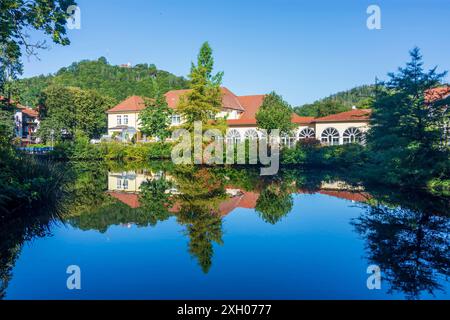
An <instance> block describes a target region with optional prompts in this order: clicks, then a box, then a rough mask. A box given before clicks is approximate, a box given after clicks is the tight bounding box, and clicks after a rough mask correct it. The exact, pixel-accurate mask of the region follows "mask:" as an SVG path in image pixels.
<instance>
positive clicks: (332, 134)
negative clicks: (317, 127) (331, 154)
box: [321, 128, 339, 146]
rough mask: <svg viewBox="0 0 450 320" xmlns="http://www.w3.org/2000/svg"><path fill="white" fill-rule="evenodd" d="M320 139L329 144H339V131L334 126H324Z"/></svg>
mask: <svg viewBox="0 0 450 320" xmlns="http://www.w3.org/2000/svg"><path fill="white" fill-rule="evenodd" d="M321 141H322V143H323V144H326V145H329V146H333V145H336V144H339V132H338V131H337V130H336V129H335V128H326V129H325V130H324V131H323V132H322V136H321Z"/></svg>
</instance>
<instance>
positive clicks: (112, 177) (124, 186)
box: [108, 170, 178, 208]
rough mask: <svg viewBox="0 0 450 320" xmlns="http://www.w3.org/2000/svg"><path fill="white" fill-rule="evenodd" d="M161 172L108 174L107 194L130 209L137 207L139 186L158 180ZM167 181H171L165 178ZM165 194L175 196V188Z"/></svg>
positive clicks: (169, 178)
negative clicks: (148, 181)
mask: <svg viewBox="0 0 450 320" xmlns="http://www.w3.org/2000/svg"><path fill="white" fill-rule="evenodd" d="M161 176H162V172H151V171H145V170H144V171H139V172H136V171H126V172H109V173H108V194H109V195H111V196H112V197H114V198H116V199H118V200H119V201H121V202H123V203H125V204H127V205H128V206H129V207H131V208H137V207H139V192H140V190H141V184H142V183H143V182H145V181H147V180H154V179H159V178H161ZM166 179H167V180H172V177H171V176H166ZM166 192H168V193H171V194H176V193H177V192H178V191H177V190H176V189H175V188H172V189H170V190H167V191H166Z"/></svg>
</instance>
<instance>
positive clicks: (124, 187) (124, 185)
mask: <svg viewBox="0 0 450 320" xmlns="http://www.w3.org/2000/svg"><path fill="white" fill-rule="evenodd" d="M123 189H124V190H127V189H128V179H124V180H123Z"/></svg>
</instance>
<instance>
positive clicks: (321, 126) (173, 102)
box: [107, 87, 371, 144]
mask: <svg viewBox="0 0 450 320" xmlns="http://www.w3.org/2000/svg"><path fill="white" fill-rule="evenodd" d="M189 91H190V90H188V89H184V90H172V91H169V92H167V93H166V94H165V97H166V101H167V104H168V106H169V108H171V109H173V110H174V111H175V112H174V114H173V115H172V119H171V123H172V126H178V125H180V124H182V122H183V119H182V117H181V115H180V114H178V113H177V112H176V110H177V106H178V103H179V102H180V99H181V97H182V96H183V95H185V94H186V93H188V92H189ZM221 91H222V109H221V110H220V112H219V113H218V114H217V115H216V118H225V119H226V121H227V124H228V132H227V137H226V139H227V141H228V142H238V141H243V140H244V139H258V138H261V137H263V136H265V133H264V132H263V130H259V129H258V127H257V124H256V113H257V112H258V110H259V108H260V107H261V105H262V103H263V100H264V96H265V95H263V94H258V95H248V96H237V95H236V94H234V93H233V92H232V91H231V90H229V89H228V88H226V87H221ZM144 108H145V102H144V99H143V98H142V97H138V96H131V97H129V98H127V99H125V100H124V101H122V102H121V103H119V104H118V105H117V106H115V107H114V108H112V109H110V110H108V111H107V114H108V134H109V135H110V136H111V135H113V134H114V132H116V134H120V135H121V136H122V138H125V139H130V138H131V137H132V136H133V135H134V134H137V138H138V140H140V139H142V136H141V134H140V132H139V112H140V111H141V110H143V109H144ZM370 113H371V110H368V109H356V108H354V109H353V110H350V111H347V112H342V113H338V114H333V115H329V116H326V117H321V118H314V117H301V116H299V115H297V114H295V113H293V114H292V123H294V124H295V125H296V126H295V130H294V131H293V133H292V135H291V136H290V137H282V142H283V143H284V144H292V143H295V141H298V140H299V139H305V138H315V139H318V140H320V141H321V142H322V143H324V144H342V143H348V142H358V141H362V136H363V133H364V132H365V131H367V129H368V125H369V121H370Z"/></svg>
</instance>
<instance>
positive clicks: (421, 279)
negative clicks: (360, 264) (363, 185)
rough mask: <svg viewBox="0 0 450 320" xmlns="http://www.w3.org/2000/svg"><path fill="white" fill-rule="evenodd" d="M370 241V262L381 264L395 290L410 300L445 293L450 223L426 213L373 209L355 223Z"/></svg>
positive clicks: (384, 207)
mask: <svg viewBox="0 0 450 320" xmlns="http://www.w3.org/2000/svg"><path fill="white" fill-rule="evenodd" d="M352 223H353V225H354V226H355V228H356V230H357V232H358V233H360V234H361V235H363V236H364V238H365V239H366V241H367V249H368V254H369V260H370V261H371V262H372V263H374V264H377V265H378V266H379V267H380V268H381V270H382V272H383V273H384V274H385V277H386V279H385V280H387V281H388V282H389V284H390V286H391V288H390V290H389V292H390V293H392V292H395V291H400V292H404V293H405V295H406V296H407V297H408V298H409V299H417V298H420V294H421V293H422V292H428V293H430V294H433V293H434V292H435V291H436V290H442V287H441V285H440V284H439V279H438V278H439V277H442V276H445V277H448V276H449V266H450V256H449V252H450V251H449V244H450V243H449V239H448V234H449V231H450V228H449V227H450V224H449V220H448V218H447V217H445V216H439V215H432V214H427V213H424V212H423V211H416V210H411V209H403V208H401V207H397V208H394V209H392V208H389V207H387V206H384V205H378V206H372V207H369V208H368V212H367V213H366V214H364V215H362V216H361V217H359V218H358V219H355V220H354V221H353V222H352Z"/></svg>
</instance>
